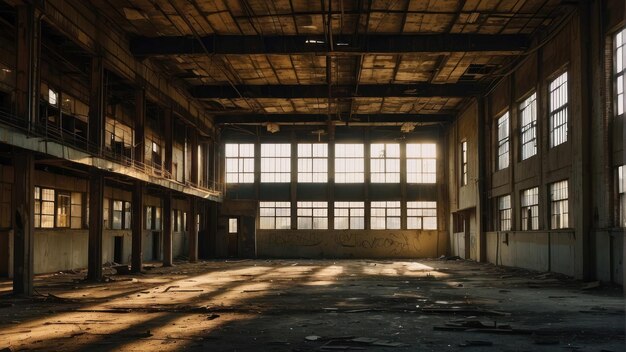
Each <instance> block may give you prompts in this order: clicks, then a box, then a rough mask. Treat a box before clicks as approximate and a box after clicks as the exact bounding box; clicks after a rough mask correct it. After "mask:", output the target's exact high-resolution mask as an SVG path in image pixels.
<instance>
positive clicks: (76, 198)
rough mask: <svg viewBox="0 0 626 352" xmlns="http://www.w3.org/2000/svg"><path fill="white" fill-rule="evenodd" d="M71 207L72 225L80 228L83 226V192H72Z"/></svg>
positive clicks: (74, 227)
mask: <svg viewBox="0 0 626 352" xmlns="http://www.w3.org/2000/svg"><path fill="white" fill-rule="evenodd" d="M71 204H72V205H71V208H70V214H71V218H70V227H71V228H73V229H80V228H82V227H83V194H82V193H79V192H72V199H71Z"/></svg>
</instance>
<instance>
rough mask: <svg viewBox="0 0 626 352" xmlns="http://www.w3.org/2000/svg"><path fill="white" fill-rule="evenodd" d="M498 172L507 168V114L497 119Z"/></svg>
mask: <svg viewBox="0 0 626 352" xmlns="http://www.w3.org/2000/svg"><path fill="white" fill-rule="evenodd" d="M497 165H498V170H502V169H505V168H507V167H509V112H508V111H507V112H506V113H504V115H502V117H500V118H499V119H498V164H497Z"/></svg>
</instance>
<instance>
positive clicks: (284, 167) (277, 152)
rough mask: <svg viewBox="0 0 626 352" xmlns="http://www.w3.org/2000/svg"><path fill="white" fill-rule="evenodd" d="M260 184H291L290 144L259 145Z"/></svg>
mask: <svg viewBox="0 0 626 352" xmlns="http://www.w3.org/2000/svg"><path fill="white" fill-rule="evenodd" d="M261 182H270V183H281V182H291V144H286V143H284V144H269V143H268V144H261Z"/></svg>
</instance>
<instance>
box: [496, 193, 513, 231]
mask: <svg viewBox="0 0 626 352" xmlns="http://www.w3.org/2000/svg"><path fill="white" fill-rule="evenodd" d="M498 222H499V226H498V230H500V231H511V196H509V195H506V196H502V197H499V198H498Z"/></svg>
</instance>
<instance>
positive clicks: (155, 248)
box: [152, 231, 161, 260]
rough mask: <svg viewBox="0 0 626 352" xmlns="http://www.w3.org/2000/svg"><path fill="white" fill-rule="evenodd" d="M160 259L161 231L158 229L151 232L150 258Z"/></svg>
mask: <svg viewBox="0 0 626 352" xmlns="http://www.w3.org/2000/svg"><path fill="white" fill-rule="evenodd" d="M160 259H161V233H160V232H158V231H153V232H152V260H160Z"/></svg>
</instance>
